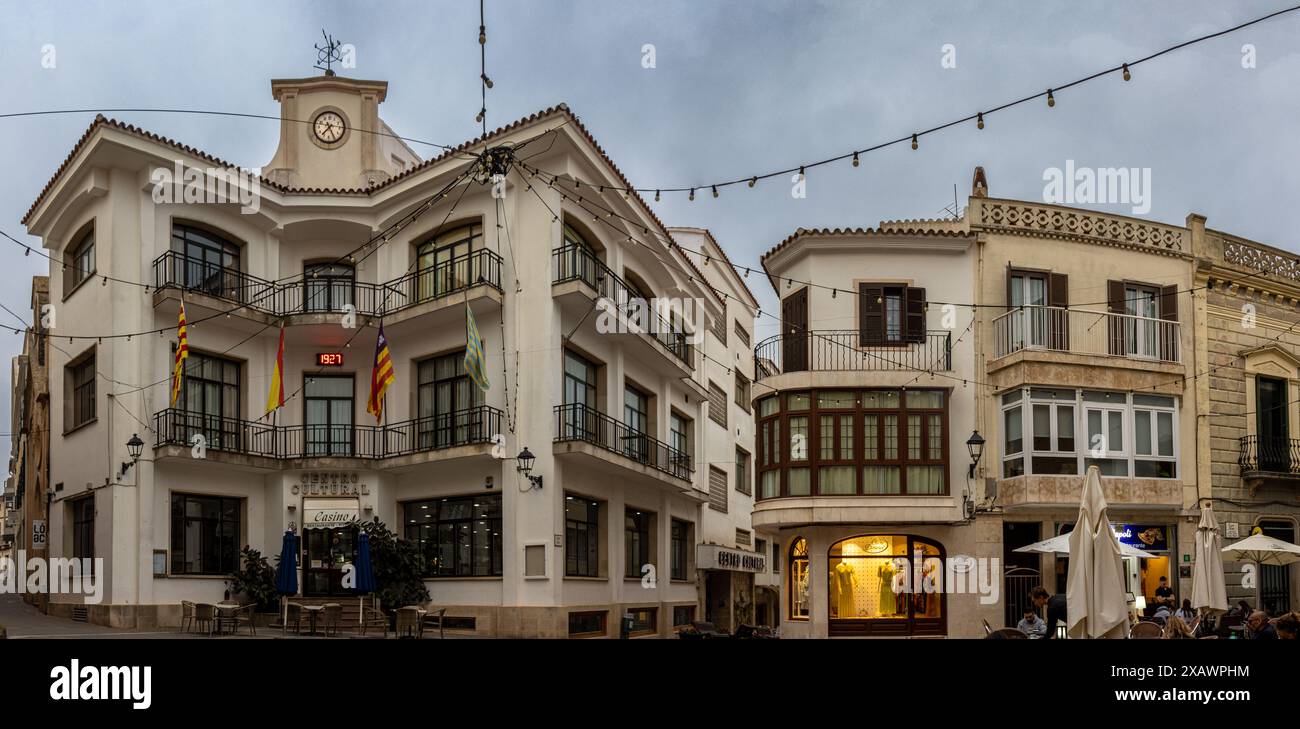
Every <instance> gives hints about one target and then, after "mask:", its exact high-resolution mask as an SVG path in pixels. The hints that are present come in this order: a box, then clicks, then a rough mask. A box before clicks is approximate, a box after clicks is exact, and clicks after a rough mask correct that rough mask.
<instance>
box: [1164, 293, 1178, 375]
mask: <svg viewBox="0 0 1300 729" xmlns="http://www.w3.org/2000/svg"><path fill="white" fill-rule="evenodd" d="M1160 318H1161V319H1164V320H1165V321H1178V284H1170V285H1168V286H1161V287H1160ZM1160 330H1161V331H1160V359H1162V360H1164V361H1166V362H1177V361H1178V327H1176V326H1173V325H1171V324H1166V325H1162V326H1161V327H1160Z"/></svg>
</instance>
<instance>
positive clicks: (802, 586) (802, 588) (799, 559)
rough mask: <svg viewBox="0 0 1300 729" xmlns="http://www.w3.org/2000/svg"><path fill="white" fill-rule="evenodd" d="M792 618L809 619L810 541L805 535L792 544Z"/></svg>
mask: <svg viewBox="0 0 1300 729" xmlns="http://www.w3.org/2000/svg"><path fill="white" fill-rule="evenodd" d="M790 618H791V619H793V620H800V619H802V620H807V619H808V541H807V540H805V539H804V538H803V537H800V538H798V539H796V540H794V544H793V545H791V546H790Z"/></svg>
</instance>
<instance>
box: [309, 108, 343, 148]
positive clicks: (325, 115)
mask: <svg viewBox="0 0 1300 729" xmlns="http://www.w3.org/2000/svg"><path fill="white" fill-rule="evenodd" d="M343 129H344V123H343V117H342V116H340V115H339V114H338V113H336V112H333V111H323V112H321V113H320V114H317V115H316V121H314V122H312V131H314V132H315V133H316V138H317V139H319V140H321V141H322V142H325V143H327V144H333V143H334V142H337V141H339V140H340V139H342V138H343Z"/></svg>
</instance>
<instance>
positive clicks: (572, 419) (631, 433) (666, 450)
mask: <svg viewBox="0 0 1300 729" xmlns="http://www.w3.org/2000/svg"><path fill="white" fill-rule="evenodd" d="M555 440H556V442H564V441H583V442H584V443H591V444H592V445H594V446H598V447H600V448H603V449H605V450H607V451H609V452H610V453H617V454H619V455H621V456H624V457H626V458H630V459H632V460H634V461H636V462H637V463H640V464H642V465H645V466H650V467H651V468H654V469H656V470H659V471H662V472H664V473H666V474H668V475H670V476H675V477H677V478H680V479H682V480H684V481H690V480H691V474H692V473H694V472H695V468H694V466H693V465H692V463H691V456H690V454H688V453H685V452H683V451H681V450H678V449H676V448H673V447H672V446H670V445H668V444H667V443H664V442H663V441H660V440H656V439H655V438H652V437H651V436H650V435H648V434H646V433H643V432H641V431H639V430H636V429H634V428H630V427H628V426H627V425H624V424H623V423H620V422H619V421H617V420H615V419H613V418H611V417H609V416H608V415H606V414H604V413H602V412H600V411H599V410H596V409H595V408H591V407H588V406H586V405H556V406H555Z"/></svg>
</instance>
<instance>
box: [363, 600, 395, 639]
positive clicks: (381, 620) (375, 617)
mask: <svg viewBox="0 0 1300 729" xmlns="http://www.w3.org/2000/svg"><path fill="white" fill-rule="evenodd" d="M360 620H361V625H360V632H361V635H365V634H366V631H367V630H369V629H370V628H379V629H380V630H383V631H384V637H385V638H387V637H388V616H387V615H385V614H384V611H383V610H380V609H379V608H375V607H362V608H361V615H360Z"/></svg>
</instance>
